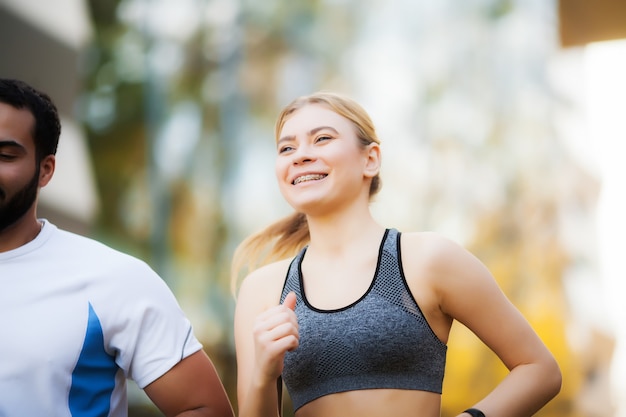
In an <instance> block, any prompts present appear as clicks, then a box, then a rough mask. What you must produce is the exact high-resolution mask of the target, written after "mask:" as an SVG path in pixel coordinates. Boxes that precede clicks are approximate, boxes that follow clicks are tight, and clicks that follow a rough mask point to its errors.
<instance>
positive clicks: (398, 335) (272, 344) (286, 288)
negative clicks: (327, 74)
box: [233, 92, 561, 417]
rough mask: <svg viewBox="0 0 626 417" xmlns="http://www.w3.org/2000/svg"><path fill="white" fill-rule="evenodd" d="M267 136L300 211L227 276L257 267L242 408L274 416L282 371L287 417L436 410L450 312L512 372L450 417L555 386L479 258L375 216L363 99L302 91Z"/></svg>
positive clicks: (244, 249)
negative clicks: (289, 405)
mask: <svg viewBox="0 0 626 417" xmlns="http://www.w3.org/2000/svg"><path fill="white" fill-rule="evenodd" d="M275 133H276V149H277V157H276V165H275V171H276V177H277V179H278V185H279V187H280V191H281V193H282V195H283V196H284V198H285V199H286V200H287V202H288V203H289V204H290V205H291V206H292V207H293V208H294V210H295V213H294V214H293V215H292V216H290V217H288V218H286V219H283V220H281V221H279V222H277V223H275V224H273V225H270V226H269V227H267V228H266V229H265V230H263V231H261V232H260V233H258V234H256V235H253V236H251V237H249V238H248V239H246V240H245V241H244V242H243V243H242V244H241V245H240V247H239V248H238V249H237V251H236V254H235V257H234V260H233V271H234V274H233V276H234V277H235V278H234V279H235V280H236V277H237V276H238V275H239V274H240V271H241V270H242V268H243V267H244V266H246V265H245V264H248V265H247V266H248V267H249V268H250V269H251V270H252V272H251V273H250V274H249V275H248V276H247V277H245V279H244V280H243V282H242V284H241V287H240V288H239V291H238V298H237V307H236V314H235V340H236V350H237V363H238V387H237V394H238V405H239V416H241V417H253V416H263V417H268V416H277V415H279V414H280V411H281V404H280V387H281V386H282V385H281V384H282V383H281V378H282V380H284V382H285V385H286V387H287V390H288V392H289V395H290V397H291V399H292V401H293V404H294V409H295V415H296V417H345V416H359V417H383V416H411V415H412V416H420V417H438V416H439V415H440V412H441V393H442V392H441V391H442V383H443V377H444V369H445V362H446V349H447V347H446V343H447V341H448V336H449V333H450V328H451V326H452V323H453V321H454V320H457V321H458V322H460V323H462V324H463V325H465V326H467V327H468V328H469V329H470V330H471V331H472V332H474V333H475V334H476V335H477V336H478V337H479V338H480V339H481V340H482V341H483V342H484V343H485V344H486V345H487V346H488V347H489V348H490V349H491V350H493V352H495V353H496V354H497V355H498V357H499V358H500V359H501V360H502V362H503V363H504V365H505V366H506V367H507V368H508V369H509V371H510V372H509V374H508V376H507V377H506V378H505V379H504V380H503V381H502V382H501V383H500V384H498V385H497V386H495V387H494V389H493V391H491V392H490V393H489V394H488V395H487V396H486V397H484V398H483V399H481V400H480V401H479V402H478V403H476V404H468V406H467V410H459V413H458V415H459V417H469V416H472V417H477V416H478V417H480V416H487V417H518V416H519V417H521V416H530V415H532V414H534V413H535V412H536V411H537V410H539V409H540V408H541V407H543V406H544V405H545V404H546V403H547V402H548V401H549V400H550V399H552V398H553V397H554V396H555V395H556V394H557V393H558V392H559V390H560V387H561V373H560V370H559V367H558V365H557V363H556V361H555V359H554V357H553V356H552V354H551V353H550V352H549V351H548V349H547V348H546V346H545V345H544V344H543V343H542V341H541V340H540V338H539V337H538V336H537V334H536V333H535V332H534V331H533V329H532V328H531V326H530V325H529V324H528V322H527V321H526V320H525V319H524V317H523V316H522V315H521V314H520V313H519V311H518V310H517V309H516V308H515V307H514V306H513V304H512V303H511V302H509V300H508V299H507V298H506V296H505V295H504V294H503V293H502V291H501V290H500V288H499V287H498V285H497V284H496V282H495V280H494V278H493V277H492V275H491V274H490V272H489V271H488V270H487V268H486V267H485V266H484V265H483V264H482V263H481V262H480V261H479V260H478V259H477V258H476V257H475V256H473V255H472V254H471V253H469V252H468V251H466V250H465V249H463V248H462V247H460V246H459V245H457V244H455V243H453V242H451V241H450V240H448V239H445V238H443V237H441V236H439V235H437V234H434V233H424V232H414V233H400V232H399V231H397V230H396V229H393V228H387V227H384V226H382V225H380V224H379V223H377V221H376V220H375V219H374V218H373V216H372V214H371V212H370V206H369V203H370V199H371V198H372V196H373V195H375V194H376V192H377V191H378V190H379V188H380V185H381V182H380V178H379V170H380V166H381V151H380V142H379V140H378V138H377V135H376V131H375V128H374V126H373V124H372V121H371V120H370V117H369V116H368V114H367V113H366V112H365V110H364V109H363V108H362V107H361V106H360V105H359V104H358V103H356V102H355V101H353V100H352V99H350V98H348V97H345V96H341V95H338V94H334V93H327V92H320V93H316V94H313V95H310V96H306V97H300V98H297V99H296V100H294V101H293V102H292V103H290V104H289V105H287V106H286V107H285V108H284V109H283V111H282V112H281V113H280V115H279V117H278V120H277V123H276V131H275ZM294 256H295V257H294ZM461 389H462V388H461Z"/></svg>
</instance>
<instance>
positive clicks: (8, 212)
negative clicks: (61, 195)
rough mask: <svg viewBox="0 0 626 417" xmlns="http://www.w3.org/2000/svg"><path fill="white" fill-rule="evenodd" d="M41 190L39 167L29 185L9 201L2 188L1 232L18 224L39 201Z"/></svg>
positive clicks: (0, 203) (0, 189) (0, 204)
mask: <svg viewBox="0 0 626 417" xmlns="http://www.w3.org/2000/svg"><path fill="white" fill-rule="evenodd" d="M38 190H39V167H37V170H36V172H35V175H34V176H33V178H32V179H31V180H30V182H29V183H28V184H26V185H25V186H24V188H22V189H21V190H19V191H18V192H17V194H15V195H14V196H13V197H12V198H10V199H9V200H5V199H6V193H5V192H4V190H3V189H2V188H0V232H3V231H4V230H5V229H6V228H8V227H9V226H11V225H12V224H14V223H15V222H17V221H18V220H19V219H21V218H22V216H24V214H26V212H27V211H28V210H30V208H31V207H32V205H33V204H35V200H37V192H38Z"/></svg>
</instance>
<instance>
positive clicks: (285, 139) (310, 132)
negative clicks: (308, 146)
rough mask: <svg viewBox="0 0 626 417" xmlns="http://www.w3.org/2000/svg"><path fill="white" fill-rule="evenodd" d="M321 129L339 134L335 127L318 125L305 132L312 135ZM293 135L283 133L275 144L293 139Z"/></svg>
mask: <svg viewBox="0 0 626 417" xmlns="http://www.w3.org/2000/svg"><path fill="white" fill-rule="evenodd" d="M321 130H332V131H333V132H334V133H335V134H336V135H338V134H339V132H337V129H335V128H334V127H332V126H318V127H314V128H313V129H311V130H309V131H308V132H307V135H308V136H313V135H314V134H316V133H317V132H319V131H321ZM295 137H296V136H295V135H285V136H283V137H282V138H280V139H278V141H277V142H276V144H277V145H279V144H280V143H281V142H285V141H289V140H293V139H295Z"/></svg>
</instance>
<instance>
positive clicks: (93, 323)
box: [69, 303, 118, 417]
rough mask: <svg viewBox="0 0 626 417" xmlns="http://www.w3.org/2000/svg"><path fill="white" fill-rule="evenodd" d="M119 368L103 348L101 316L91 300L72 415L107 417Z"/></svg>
mask: <svg viewBox="0 0 626 417" xmlns="http://www.w3.org/2000/svg"><path fill="white" fill-rule="evenodd" d="M117 370H118V367H117V365H116V364H115V358H114V357H113V356H111V355H109V354H108V353H107V352H106V351H105V350H104V336H103V334H102V326H101V325H100V320H99V319H98V315H97V314H96V312H95V311H94V309H93V307H92V305H91V303H89V319H88V321H87V332H86V334H85V341H84V343H83V349H82V350H81V352H80V356H79V357H78V362H77V363H76V367H75V368H74V372H72V386H71V388H70V394H69V408H70V412H71V414H72V417H106V416H108V415H109V409H110V407H111V395H112V394H113V389H114V388H115V374H116V373H117Z"/></svg>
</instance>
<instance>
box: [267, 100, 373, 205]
mask: <svg viewBox="0 0 626 417" xmlns="http://www.w3.org/2000/svg"><path fill="white" fill-rule="evenodd" d="M276 146H277V153H278V155H277V158H276V177H277V179H278V184H279V188H280V190H281V193H282V194H283V196H284V197H285V199H286V200H287V202H288V203H289V204H290V205H291V206H292V207H293V208H294V209H296V211H299V212H302V213H305V214H311V215H319V214H323V213H325V212H326V211H328V210H337V209H341V208H342V207H344V206H346V205H349V204H352V203H353V202H354V201H357V200H361V201H364V202H365V203H367V201H368V199H369V186H370V182H371V180H372V178H373V177H374V176H375V175H376V174H377V173H378V168H379V148H378V144H376V143H371V144H369V145H367V146H365V145H363V144H362V143H361V142H360V141H359V139H358V138H357V133H356V127H355V125H354V124H353V123H352V122H351V121H350V120H348V119H346V118H345V117H343V116H341V115H339V114H337V113H335V112H334V111H332V110H330V109H329V108H328V107H327V106H325V105H322V104H307V105H305V106H303V107H301V108H299V109H298V110H296V111H294V112H293V113H291V114H290V115H289V116H288V117H287V118H286V119H285V122H284V124H283V125H282V128H281V129H280V131H279V134H278V141H277V144H276Z"/></svg>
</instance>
